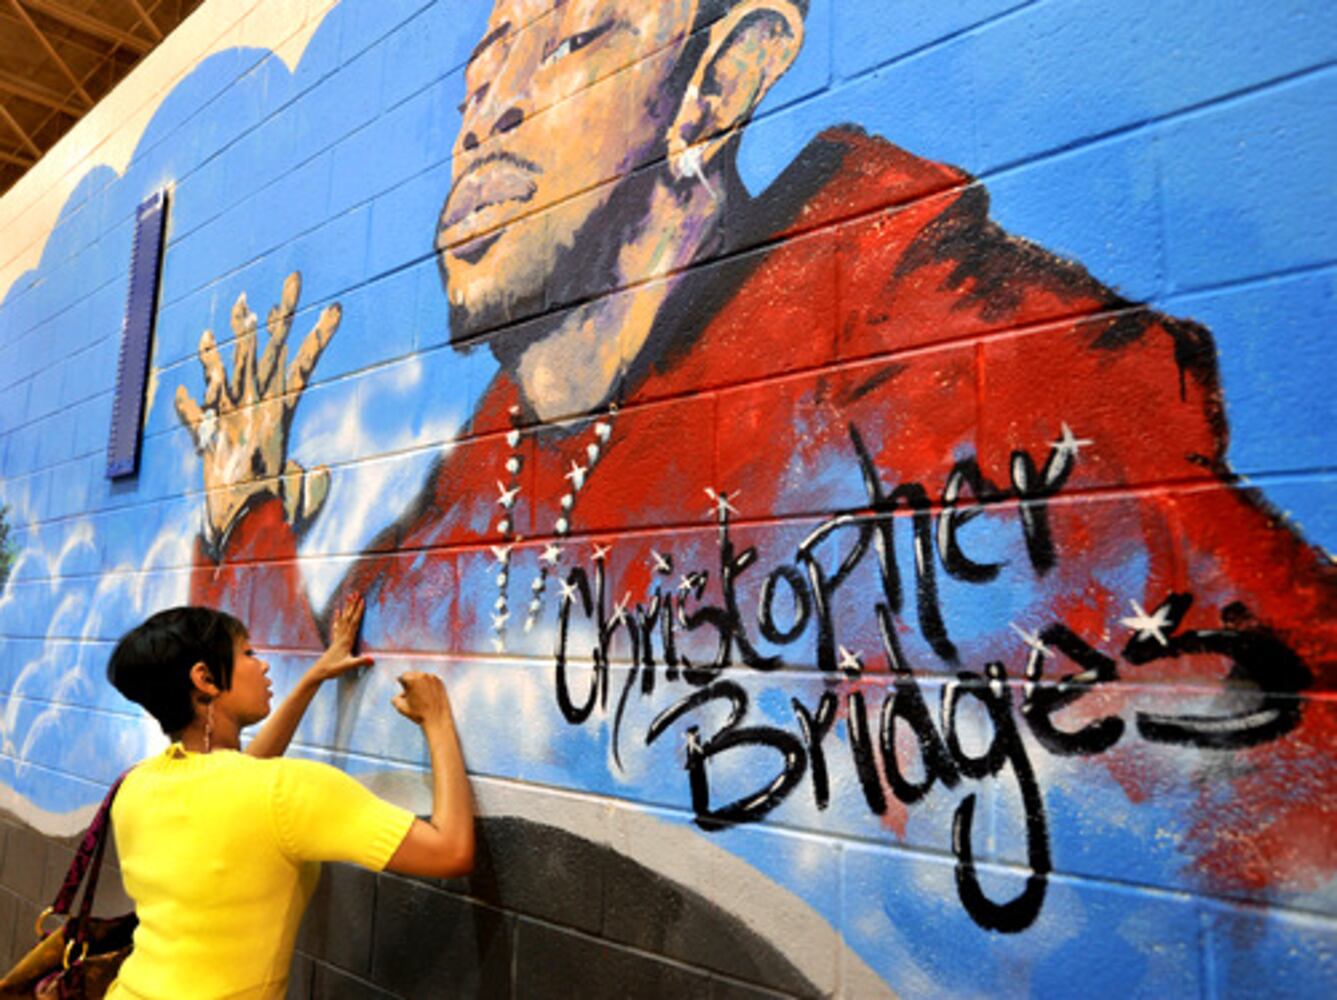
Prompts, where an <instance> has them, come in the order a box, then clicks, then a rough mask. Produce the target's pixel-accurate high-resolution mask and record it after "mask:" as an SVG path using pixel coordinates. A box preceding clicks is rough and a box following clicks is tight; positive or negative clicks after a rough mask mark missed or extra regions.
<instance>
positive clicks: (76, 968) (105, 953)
mask: <svg viewBox="0 0 1337 1000" xmlns="http://www.w3.org/2000/svg"><path fill="white" fill-rule="evenodd" d="M122 780H124V775H123V776H122V777H121V778H117V779H116V783H115V784H113V785H112V786H111V790H110V791H109V792H107V797H106V798H105V799H104V800H103V801H102V806H101V807H100V808H99V809H98V811H97V815H96V816H94V817H93V822H92V823H91V824H90V825H89V827H88V832H86V833H85V834H84V839H83V841H82V842H81V843H80V844H79V850H78V851H77V852H76V853H75V855H74V860H73V861H72V862H70V870H69V871H68V872H67V873H66V875H65V883H64V885H62V886H61V887H60V892H59V893H57V894H56V900H55V902H54V903H52V904H51V905H50V906H49V907H47V909H46V910H44V911H43V913H42V915H41V916H40V917H38V918H37V937H38V942H37V944H36V945H35V946H34V947H33V949H32V950H31V951H30V952H28V954H26V955H24V956H23V958H21V959H19V961H18V963H17V964H16V965H15V966H14V968H12V969H10V970H9V973H8V974H7V975H6V976H5V977H4V978H3V979H0V1000H10V998H19V997H23V998H26V1000H34V998H35V1000H98V998H100V997H102V996H103V995H105V994H106V992H107V988H108V987H109V986H111V983H112V980H114V979H115V978H116V973H117V971H118V970H119V969H120V967H121V963H122V962H124V961H125V958H126V956H127V955H129V954H130V939H131V936H132V935H133V934H134V930H135V925H136V924H137V923H138V920H137V919H136V917H135V915H134V913H127V914H124V915H123V916H119V917H111V918H107V919H104V918H101V917H94V916H93V915H92V911H93V894H94V892H95V891H96V890H97V880H98V874H99V873H100V871H101V870H102V855H103V853H104V852H105V851H106V848H107V837H108V834H109V833H110V831H111V803H112V800H113V799H114V798H116V792H117V790H118V789H119V788H120V787H121V781H122ZM85 874H87V876H88V880H87V885H86V886H85V888H84V894H83V899H82V901H81V902H80V904H79V914H78V916H75V917H71V916H70V915H69V913H70V908H71V907H72V906H73V905H74V899H75V897H76V896H77V895H78V894H79V885H80V883H82V882H83V881H84V875H85ZM51 916H56V917H64V918H65V919H64V920H63V921H62V923H61V924H60V926H58V927H57V928H56V929H55V930H53V931H52V932H51V933H49V934H44V932H43V930H42V925H43V924H44V923H45V922H46V920H47V918H48V917H51Z"/></svg>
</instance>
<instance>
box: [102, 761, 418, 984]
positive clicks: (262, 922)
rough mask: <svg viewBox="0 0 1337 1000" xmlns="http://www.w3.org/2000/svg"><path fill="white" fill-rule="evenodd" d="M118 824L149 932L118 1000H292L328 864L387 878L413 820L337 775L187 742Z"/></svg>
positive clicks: (122, 801) (154, 768)
mask: <svg viewBox="0 0 1337 1000" xmlns="http://www.w3.org/2000/svg"><path fill="white" fill-rule="evenodd" d="M111 818H112V827H113V829H114V830H115V834H116V847H117V852H118V853H119V855H120V861H121V875H122V879H123V881H124V883H125V890H126V892H127V893H128V894H129V896H130V898H131V899H133V900H134V902H135V912H136V913H137V914H138V915H139V926H138V928H137V929H136V930H135V946H134V950H133V951H132V952H131V954H130V957H129V958H128V959H126V962H125V964H124V965H123V966H122V967H121V972H120V976H119V977H118V979H117V981H116V983H115V984H114V985H113V986H112V989H111V991H110V992H109V993H108V1000H141V998H142V1000H194V998H199V1000H206V998H221V997H228V998H237V1000H242V998H245V1000H268V998H271V997H275V998H277V997H282V996H283V993H284V990H285V987H286V983H287V978H288V966H289V964H290V963H291V960H292V949H293V941H294V939H295V938H296V935H297V926H298V924H299V923H300V921H301V918H302V911H303V910H304V909H305V908H306V904H307V901H308V900H309V899H310V898H311V893H312V890H314V888H315V885H316V881H317V879H318V878H319V874H320V865H319V862H321V861H350V862H353V863H355V864H359V865H362V866H364V867H366V868H371V869H374V870H377V871H379V870H380V869H382V868H384V867H385V865H386V863H387V862H388V861H389V860H390V858H391V856H392V855H393V854H394V853H395V850H396V849H397V848H398V847H399V845H400V843H401V842H402V841H403V839H404V836H405V835H406V834H407V833H408V830H409V827H410V825H412V823H413V814H412V813H410V812H408V811H407V810H405V809H401V808H399V807H398V806H394V805H391V804H390V803H388V802H385V801H383V800H382V799H379V798H377V797H376V796H375V795H373V794H372V793H371V792H369V791H367V790H366V789H365V788H363V787H362V786H361V785H359V784H358V783H357V782H356V781H354V780H353V779H352V778H350V777H348V775H346V774H344V773H343V772H342V771H339V770H337V769H335V768H333V767H330V766H329V765H326V764H319V763H316V762H314V761H306V760H287V759H284V758H274V759H268V760H261V759H257V758H254V757H248V756H246V755H245V754H242V753H238V752H236V751H230V750H225V751H215V752H214V753H210V754H197V753H189V752H187V751H185V750H183V749H182V748H181V746H180V745H179V744H173V745H172V747H170V748H169V749H168V750H167V751H166V752H165V753H163V754H161V755H159V756H157V757H153V758H150V759H149V760H146V761H144V762H143V763H142V764H140V765H138V766H137V767H135V768H134V770H132V771H131V772H130V774H129V775H127V777H126V779H125V782H124V784H122V786H121V790H120V792H118V793H117V795H116V801H115V804H114V805H113V806H112V810H111Z"/></svg>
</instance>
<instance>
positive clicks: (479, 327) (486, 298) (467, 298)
mask: <svg viewBox="0 0 1337 1000" xmlns="http://www.w3.org/2000/svg"><path fill="white" fill-rule="evenodd" d="M661 175H662V176H666V175H667V172H666V171H665V170H662V169H650V170H642V171H640V172H638V173H635V174H632V175H630V176H627V177H624V178H623V179H622V180H621V181H619V182H618V183H617V185H616V186H615V187H614V188H613V190H612V191H611V192H610V194H609V196H608V199H607V200H606V201H605V202H603V203H602V204H600V205H598V206H597V207H596V208H594V209H593V210H592V211H591V212H590V214H589V215H588V216H587V217H586V218H585V219H584V221H582V222H581V223H580V225H579V226H578V227H577V228H576V230H575V232H574V233H573V234H572V235H571V237H570V239H569V240H562V241H558V240H550V241H548V242H546V243H545V244H544V245H543V246H539V247H533V246H531V247H529V248H526V250H527V251H528V254H529V256H530V258H531V263H530V264H529V266H528V267H525V268H523V269H521V270H518V271H517V272H515V273H514V275H513V277H512V278H511V280H510V282H509V284H505V285H501V284H496V283H493V284H492V285H491V287H487V288H485V289H481V290H475V289H469V288H466V289H465V290H464V294H463V295H461V296H458V299H459V301H455V300H452V299H451V298H450V294H449V293H450V287H449V282H450V278H449V271H448V264H447V259H446V255H447V254H448V253H449V251H448V250H447V249H445V248H444V247H442V246H440V245H439V244H438V246H437V248H436V251H437V264H438V268H439V271H440V275H441V282H442V286H443V289H444V290H445V291H446V293H447V301H448V302H449V303H450V306H449V308H450V341H451V343H452V344H455V345H456V346H462V345H464V344H465V343H467V342H468V341H472V340H475V339H477V338H479V337H481V336H482V335H484V334H488V333H493V334H494V335H493V336H492V337H491V338H490V339H489V340H488V346H489V347H490V348H491V349H492V352H493V353H494V354H495V355H496V357H497V360H498V361H499V362H501V364H502V366H503V367H505V368H511V367H513V366H514V365H515V364H517V363H518V362H519V359H520V356H521V355H522V354H523V353H524V352H525V349H526V348H528V347H529V346H531V345H532V344H534V343H536V342H537V341H540V340H542V339H543V338H544V337H545V336H547V335H548V333H550V332H551V331H552V329H553V328H554V327H556V326H557V325H558V324H559V323H560V322H561V320H562V319H563V318H564V316H565V314H566V307H568V306H571V305H575V304H577V303H582V302H587V301H589V300H590V299H593V298H596V297H598V296H600V295H604V294H607V293H608V292H609V291H611V290H612V289H615V288H617V287H618V285H619V284H620V281H621V278H620V274H619V269H618V255H619V253H620V252H621V250H622V248H623V246H625V245H626V244H627V243H628V242H629V241H630V240H631V239H633V238H634V237H635V236H636V234H637V233H638V232H639V230H640V229H641V228H642V227H643V226H644V225H645V223H646V221H647V217H648V215H649V210H650V203H651V195H652V194H653V191H654V188H655V185H656V183H658V182H659V181H660V180H661V179H662V176H661ZM448 204H449V199H447V205H448ZM442 211H443V214H444V212H445V209H444V208H443V210H442ZM507 235H509V234H507ZM506 242H507V241H506V239H505V238H503V239H501V240H498V241H497V245H495V246H493V247H490V248H489V249H488V251H487V253H490V254H496V253H506V252H512V253H514V252H516V251H515V250H508V248H507V247H506ZM485 256H486V255H485ZM475 292H477V293H476V294H475Z"/></svg>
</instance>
